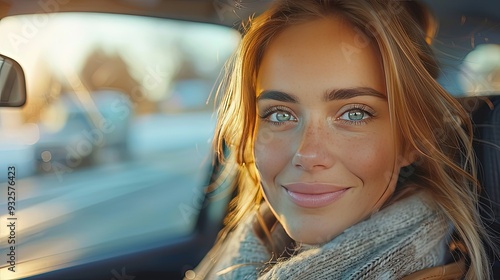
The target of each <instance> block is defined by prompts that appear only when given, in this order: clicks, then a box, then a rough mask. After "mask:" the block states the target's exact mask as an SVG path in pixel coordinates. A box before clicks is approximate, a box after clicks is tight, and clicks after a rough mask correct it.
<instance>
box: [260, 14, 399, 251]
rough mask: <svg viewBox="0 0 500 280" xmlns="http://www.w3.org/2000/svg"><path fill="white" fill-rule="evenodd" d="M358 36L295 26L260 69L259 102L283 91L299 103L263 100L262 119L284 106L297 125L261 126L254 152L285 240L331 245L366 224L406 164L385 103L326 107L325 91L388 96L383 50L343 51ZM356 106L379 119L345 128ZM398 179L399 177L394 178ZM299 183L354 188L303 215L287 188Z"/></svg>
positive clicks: (327, 24)
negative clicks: (269, 92)
mask: <svg viewBox="0 0 500 280" xmlns="http://www.w3.org/2000/svg"><path fill="white" fill-rule="evenodd" d="M356 36H359V34H356V32H355V31H354V29H353V28H352V26H351V25H350V24H349V23H347V22H346V21H342V20H339V19H336V18H330V19H319V20H314V21H310V22H306V23H302V24H298V25H294V26H291V27H288V28H287V29H285V30H284V31H283V32H282V33H280V34H279V35H278V36H276V37H275V38H274V39H273V40H272V41H271V44H270V45H269V46H268V47H267V49H266V52H265V55H264V57H263V60H262V64H261V66H260V68H259V73H258V78H257V93H256V94H257V95H259V94H260V93H261V92H262V91H265V90H277V91H281V92H285V93H288V94H291V95H293V96H295V97H297V99H298V102H297V103H291V102H283V101H278V100H272V99H263V100H259V101H258V104H257V106H258V112H259V115H261V116H262V114H263V113H264V112H265V111H266V110H268V108H271V107H273V106H274V107H276V106H282V107H286V108H287V110H289V111H290V112H291V114H292V115H293V117H294V118H295V121H286V122H283V123H282V124H281V125H275V124H272V123H270V122H269V121H266V120H265V119H262V120H260V121H259V124H258V132H257V139H256V144H255V147H254V148H255V158H256V163H257V166H258V169H259V173H260V175H261V179H262V187H263V191H264V195H265V198H266V200H267V201H268V202H269V204H270V206H271V209H272V211H273V213H274V214H275V215H276V217H277V218H278V220H279V221H280V222H281V224H282V225H283V227H284V228H285V230H286V231H287V233H288V234H289V235H290V236H291V237H292V238H293V239H294V240H296V241H299V242H303V243H307V244H318V243H323V242H326V241H328V240H331V239H332V238H334V237H335V236H337V235H339V234H340V233H341V232H343V231H344V230H345V229H347V228H349V227H350V226H352V225H354V224H356V223H358V222H360V221H362V220H364V219H366V218H367V217H368V216H369V215H370V214H371V213H373V212H374V211H376V210H377V209H379V208H380V207H381V206H382V204H383V203H384V202H385V201H386V200H387V199H388V197H389V196H390V195H391V194H392V193H393V191H394V188H395V185H396V181H397V174H398V170H399V168H400V167H401V166H400V165H398V164H401V165H406V164H408V163H407V162H402V163H398V162H396V158H398V156H402V155H400V154H399V151H400V148H399V147H397V146H396V144H395V143H394V137H393V133H394V132H393V131H392V129H391V124H390V119H389V108H388V103H387V101H386V100H385V99H384V98H379V97H375V96H370V95H362V96H356V97H354V98H349V99H341V100H333V101H325V100H324V94H325V92H330V91H331V90H333V89H342V88H353V87H369V88H373V89H375V90H377V91H378V92H380V93H383V94H384V95H386V90H385V79H384V74H383V69H382V66H381V62H380V58H379V57H380V55H379V52H378V49H377V48H376V47H375V46H374V45H373V44H372V45H368V46H364V47H362V48H359V49H357V51H356V52H355V53H354V54H353V53H351V55H346V53H345V50H343V49H342V45H343V44H344V45H345V44H349V45H351V46H356V41H355V40H356V38H357V37H356ZM382 97H383V96H382ZM356 104H358V105H362V106H366V107H368V108H370V110H372V112H373V113H374V114H373V116H369V117H368V115H366V114H365V115H364V116H367V118H366V120H365V121H364V122H358V123H356V124H353V123H346V122H345V121H343V120H344V119H345V117H346V116H347V114H346V112H347V110H348V109H349V108H350V109H349V110H351V109H352V106H353V105H356ZM358 105H356V106H358ZM280 108H281V107H280ZM392 173H394V174H395V176H392V177H391V176H389V175H388V174H392ZM298 182H307V183H328V184H332V185H336V186H342V187H349V188H350V189H349V190H348V191H346V192H345V193H344V194H343V196H342V197H341V198H340V199H338V200H336V201H334V202H333V203H331V204H329V205H327V206H324V207H320V208H304V207H299V206H298V205H296V204H295V203H293V202H292V201H291V200H290V198H289V194H288V193H287V192H286V190H285V189H284V188H283V187H282V186H283V185H286V184H289V183H298Z"/></svg>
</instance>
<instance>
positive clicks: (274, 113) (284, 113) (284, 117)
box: [260, 106, 297, 125]
mask: <svg viewBox="0 0 500 280" xmlns="http://www.w3.org/2000/svg"><path fill="white" fill-rule="evenodd" d="M260 118H261V119H263V120H265V121H267V122H269V123H271V124H274V125H281V124H284V123H287V122H296V121H297V118H296V117H295V116H294V115H293V114H292V112H290V111H289V109H287V108H284V107H282V106H279V107H272V108H270V109H268V110H266V111H265V113H264V115H263V116H260Z"/></svg>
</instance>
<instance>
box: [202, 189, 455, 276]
mask: <svg viewBox="0 0 500 280" xmlns="http://www.w3.org/2000/svg"><path fill="white" fill-rule="evenodd" d="M431 205H432V204H431V202H430V200H429V199H427V198H425V196H424V195H423V194H416V195H413V196H410V197H408V198H405V199H402V200H399V201H397V202H395V203H394V204H392V205H390V206H388V207H386V208H384V209H382V210H381V211H379V212H377V213H375V214H373V215H372V216H371V217H370V218H369V219H367V220H365V221H363V222H360V223H358V224H356V225H354V226H352V227H351V228H349V229H347V230H345V231H344V232H343V233H342V234H340V235H339V236H337V237H336V238H334V239H333V240H331V241H329V242H328V243H325V244H323V245H321V246H315V247H312V248H309V249H307V250H304V251H302V252H300V253H298V254H297V255H295V256H293V257H291V258H289V259H288V260H286V261H282V262H278V263H277V264H274V265H273V266H272V267H271V268H269V266H270V264H269V260H270V259H271V256H270V254H269V253H268V251H267V249H266V247H265V246H264V245H263V243H262V242H261V240H260V239H259V238H257V237H256V236H255V234H254V231H253V229H252V221H253V219H252V217H250V218H248V219H246V220H245V222H244V223H242V224H241V225H240V226H239V227H238V228H237V229H236V230H235V231H234V232H233V234H232V236H231V237H229V239H228V240H227V242H226V244H224V245H225V246H224V247H223V248H221V249H222V252H221V254H220V255H219V254H218V255H219V257H217V260H215V259H214V258H213V257H207V258H206V259H205V260H204V261H203V263H204V264H203V263H202V265H201V266H204V265H205V266H206V265H207V262H209V263H211V264H212V265H209V266H210V267H211V269H210V270H211V272H210V273H209V275H208V276H207V277H206V279H218V280H221V279H258V280H265V279H286V280H293V279H300V280H303V279H399V278H401V277H403V276H405V275H408V274H411V273H413V272H415V271H418V270H422V269H425V268H429V267H433V266H437V265H442V264H443V260H444V255H445V254H446V252H447V248H446V242H447V238H448V236H449V231H450V224H449V222H448V220H447V219H446V218H445V217H444V216H443V215H440V214H438V211H436V210H435V209H436V208H435V207H432V206H431ZM266 266H267V268H266ZM202 274H204V273H202ZM197 276H199V277H200V276H201V278H205V277H204V276H202V275H197Z"/></svg>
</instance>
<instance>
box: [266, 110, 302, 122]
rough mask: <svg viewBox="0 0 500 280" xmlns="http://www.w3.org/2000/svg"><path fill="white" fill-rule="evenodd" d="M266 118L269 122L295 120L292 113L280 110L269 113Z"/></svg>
mask: <svg viewBox="0 0 500 280" xmlns="http://www.w3.org/2000/svg"><path fill="white" fill-rule="evenodd" d="M267 118H268V120H269V121H271V122H287V121H295V117H294V116H292V114H290V113H287V112H281V111H278V112H274V113H271V114H270V115H269V116H268V117H267Z"/></svg>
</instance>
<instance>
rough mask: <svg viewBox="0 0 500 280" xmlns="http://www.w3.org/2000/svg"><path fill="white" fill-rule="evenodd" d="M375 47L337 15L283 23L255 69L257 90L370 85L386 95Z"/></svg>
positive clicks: (325, 88)
mask: <svg viewBox="0 0 500 280" xmlns="http://www.w3.org/2000/svg"><path fill="white" fill-rule="evenodd" d="M384 80H385V79H384V73H383V67H382V64H381V59H380V55H379V51H378V48H377V47H376V46H375V44H374V43H373V42H372V41H370V40H368V38H367V37H366V36H365V35H364V34H363V32H362V31H361V30H360V29H357V28H355V27H353V26H352V25H351V24H350V23H349V22H348V21H347V20H344V19H342V18H340V17H329V18H322V19H317V20H312V21H308V22H304V23H300V24H297V25H292V26H290V27H287V28H286V29H285V30H283V31H282V32H281V33H279V34H278V35H277V36H276V37H274V38H273V39H272V41H271V42H270V44H269V45H268V46H267V48H266V50H265V52H264V56H263V59H262V62H261V65H260V67H259V72H258V77H257V94H259V93H260V92H261V91H262V90H269V89H273V90H281V91H285V92H289V93H294V94H297V93H300V92H304V91H307V92H316V91H321V93H323V92H324V91H329V90H332V89H335V88H350V87H371V88H374V89H376V90H378V91H380V92H382V93H385V82H384Z"/></svg>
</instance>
